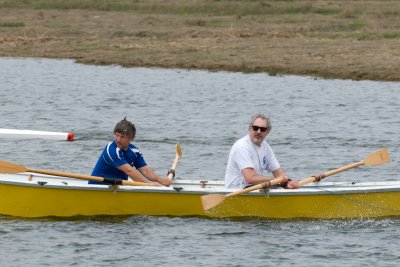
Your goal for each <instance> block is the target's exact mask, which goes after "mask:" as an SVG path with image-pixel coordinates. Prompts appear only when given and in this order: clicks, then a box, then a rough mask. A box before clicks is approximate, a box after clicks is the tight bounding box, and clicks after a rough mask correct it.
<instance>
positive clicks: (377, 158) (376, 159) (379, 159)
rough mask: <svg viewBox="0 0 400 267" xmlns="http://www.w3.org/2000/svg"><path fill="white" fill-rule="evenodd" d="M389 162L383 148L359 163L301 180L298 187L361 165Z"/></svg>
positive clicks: (386, 152)
mask: <svg viewBox="0 0 400 267" xmlns="http://www.w3.org/2000/svg"><path fill="white" fill-rule="evenodd" d="M389 161H390V156H389V152H388V151H387V149H386V148H384V149H381V150H378V151H376V152H374V153H371V154H369V155H368V156H367V157H366V158H365V159H363V160H361V161H359V162H356V163H353V164H349V165H346V166H343V167H341V168H338V169H335V170H332V171H328V172H326V173H323V174H320V175H317V176H310V177H308V178H306V179H304V180H301V181H300V182H299V185H300V186H302V185H306V184H309V183H313V182H317V181H320V180H321V179H324V178H325V177H328V176H331V175H334V174H336V173H339V172H343V171H347V170H349V169H352V168H355V167H358V166H361V165H365V166H375V165H380V164H384V163H387V162H389Z"/></svg>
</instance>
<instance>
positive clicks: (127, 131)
mask: <svg viewBox="0 0 400 267" xmlns="http://www.w3.org/2000/svg"><path fill="white" fill-rule="evenodd" d="M114 133H120V134H123V135H126V136H128V137H130V138H132V139H133V138H135V135H136V127H135V124H133V123H132V122H130V121H128V120H127V119H126V117H125V118H124V119H123V120H121V121H119V122H118V123H117V124H116V125H115V128H114Z"/></svg>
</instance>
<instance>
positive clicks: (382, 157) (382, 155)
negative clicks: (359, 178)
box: [364, 148, 390, 166]
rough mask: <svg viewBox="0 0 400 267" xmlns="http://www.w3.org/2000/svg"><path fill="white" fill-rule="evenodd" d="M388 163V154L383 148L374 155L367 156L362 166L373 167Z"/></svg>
mask: <svg viewBox="0 0 400 267" xmlns="http://www.w3.org/2000/svg"><path fill="white" fill-rule="evenodd" d="M389 161H390V156H389V152H388V150H387V149H386V148H384V149H381V150H379V151H376V152H375V153H372V154H370V155H368V156H367V157H366V158H365V159H364V165H366V166H374V165H380V164H384V163H387V162H389Z"/></svg>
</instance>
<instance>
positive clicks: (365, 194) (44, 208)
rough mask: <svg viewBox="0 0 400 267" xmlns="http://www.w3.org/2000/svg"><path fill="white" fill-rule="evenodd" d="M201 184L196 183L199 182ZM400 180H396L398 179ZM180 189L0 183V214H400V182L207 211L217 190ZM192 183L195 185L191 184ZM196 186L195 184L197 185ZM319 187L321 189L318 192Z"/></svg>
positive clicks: (290, 194)
mask: <svg viewBox="0 0 400 267" xmlns="http://www.w3.org/2000/svg"><path fill="white" fill-rule="evenodd" d="M196 186H197V184H196ZM396 186H398V184H397V185H396ZM181 187H182V188H183V190H182V191H179V190H174V189H172V188H168V189H166V188H165V190H159V189H157V188H154V187H153V188H152V189H147V188H146V187H141V188H139V189H138V188H133V187H129V190H123V189H118V190H116V191H112V190H110V189H108V188H107V187H90V186H87V185H85V186H82V187H77V186H70V187H65V188H63V187H62V186H47V185H45V186H39V185H37V184H32V183H31V184H29V185H28V184H27V185H24V184H18V183H0V214H2V215H10V216H19V217H46V216H60V217H70V216H80V215H82V216H94V215H96V216H97V215H136V214H137V215H164V216H207V217H213V218H228V217H259V218H268V219H296V218H309V219H351V218H375V217H387V216H398V215H400V186H399V187H398V188H397V187H396V188H395V189H393V190H391V189H390V188H389V189H388V188H387V187H385V190H377V189H375V190H370V191H362V190H358V191H355V192H353V193H352V192H351V191H349V192H348V193H346V191H343V190H342V191H337V192H333V191H332V192H327V190H322V191H318V190H317V189H318V188H317V187H315V188H316V189H315V191H313V190H311V189H313V188H312V187H310V188H311V189H306V190H303V191H301V190H300V189H299V190H276V191H273V190H271V191H270V192H269V195H266V194H264V193H260V192H255V193H254V194H247V195H241V196H236V197H232V198H227V199H226V200H225V201H223V202H222V203H221V204H220V205H218V206H216V207H215V208H213V209H211V210H209V211H206V212H205V211H204V210H203V207H202V204H201V200H200V197H201V196H202V195H204V194H208V193H215V191H212V192H211V191H210V190H211V189H212V188H211V186H210V187H209V189H207V187H206V188H201V187H200V186H197V187H198V189H196V190H194V189H192V190H190V191H189V190H186V191H185V185H184V184H182V185H181ZM188 187H189V186H188ZM192 187H193V186H192ZM197 187H196V188H197ZM318 192H319V193H318Z"/></svg>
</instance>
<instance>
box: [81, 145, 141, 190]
mask: <svg viewBox="0 0 400 267" xmlns="http://www.w3.org/2000/svg"><path fill="white" fill-rule="evenodd" d="M126 163H128V164H129V165H131V166H132V167H135V168H136V169H139V168H142V167H144V166H146V165H147V164H146V162H145V161H144V158H143V155H142V153H141V152H140V150H139V149H138V148H137V147H136V146H134V145H133V144H129V146H128V149H127V150H126V151H124V150H122V149H120V148H118V147H117V144H116V143H115V141H113V142H111V143H109V144H107V145H106V146H105V147H104V149H103V152H102V153H101V155H100V157H99V159H98V160H97V163H96V166H95V167H94V169H93V172H92V176H100V177H104V178H118V179H123V180H128V175H126V174H125V173H124V172H123V171H121V170H119V169H118V168H117V167H118V166H121V165H124V164H126ZM89 184H107V183H99V182H95V181H89Z"/></svg>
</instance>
